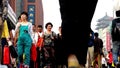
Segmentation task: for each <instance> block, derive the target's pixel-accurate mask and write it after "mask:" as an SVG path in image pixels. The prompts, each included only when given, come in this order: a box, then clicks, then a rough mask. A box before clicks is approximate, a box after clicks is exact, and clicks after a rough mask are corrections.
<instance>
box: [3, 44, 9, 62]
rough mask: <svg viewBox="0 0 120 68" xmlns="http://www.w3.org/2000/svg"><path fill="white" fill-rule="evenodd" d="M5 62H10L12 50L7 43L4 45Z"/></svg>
mask: <svg viewBox="0 0 120 68" xmlns="http://www.w3.org/2000/svg"><path fill="white" fill-rule="evenodd" d="M3 64H10V51H9V47H8V46H7V45H5V46H4V50H3Z"/></svg>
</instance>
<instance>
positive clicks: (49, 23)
mask: <svg viewBox="0 0 120 68" xmlns="http://www.w3.org/2000/svg"><path fill="white" fill-rule="evenodd" d="M48 25H51V27H53V24H52V23H51V22H48V23H47V24H46V25H45V28H46V29H47V26H48Z"/></svg>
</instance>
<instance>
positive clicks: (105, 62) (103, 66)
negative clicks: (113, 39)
mask: <svg viewBox="0 0 120 68" xmlns="http://www.w3.org/2000/svg"><path fill="white" fill-rule="evenodd" d="M101 65H102V68H107V61H106V58H105V56H104V54H103V53H102V54H101Z"/></svg>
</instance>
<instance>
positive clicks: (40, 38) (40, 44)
mask: <svg viewBox="0 0 120 68" xmlns="http://www.w3.org/2000/svg"><path fill="white" fill-rule="evenodd" d="M36 46H37V47H42V46H43V38H42V37H40V35H39V34H38V41H37V44H36Z"/></svg>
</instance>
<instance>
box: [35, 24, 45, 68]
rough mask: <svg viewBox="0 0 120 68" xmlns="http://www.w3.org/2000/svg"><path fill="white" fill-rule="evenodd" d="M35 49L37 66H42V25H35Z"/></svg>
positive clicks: (38, 67) (40, 67) (41, 67)
mask: <svg viewBox="0 0 120 68" xmlns="http://www.w3.org/2000/svg"><path fill="white" fill-rule="evenodd" d="M35 40H36V50H37V61H36V63H37V68H43V65H44V63H43V26H42V25H38V26H37V32H36V34H35Z"/></svg>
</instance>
